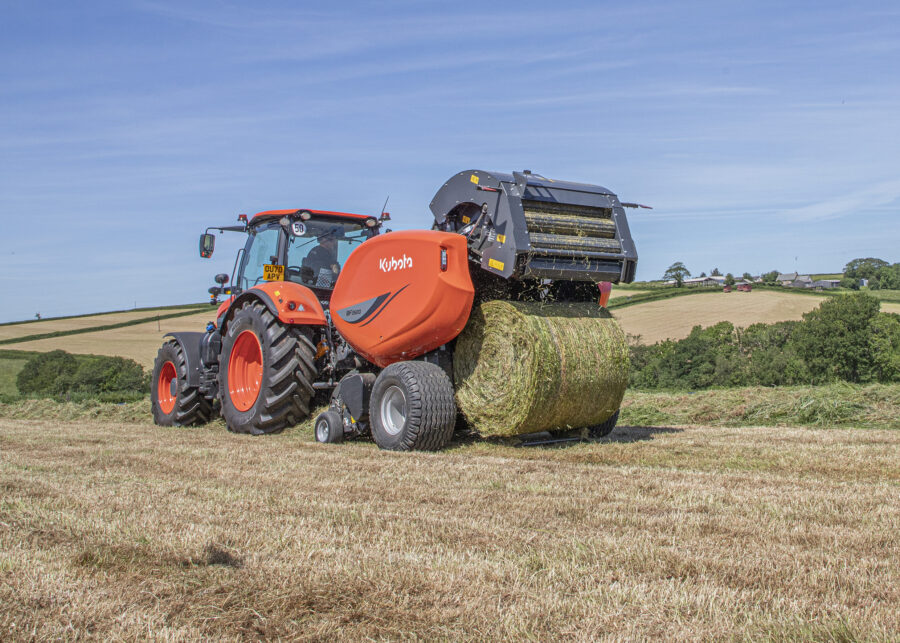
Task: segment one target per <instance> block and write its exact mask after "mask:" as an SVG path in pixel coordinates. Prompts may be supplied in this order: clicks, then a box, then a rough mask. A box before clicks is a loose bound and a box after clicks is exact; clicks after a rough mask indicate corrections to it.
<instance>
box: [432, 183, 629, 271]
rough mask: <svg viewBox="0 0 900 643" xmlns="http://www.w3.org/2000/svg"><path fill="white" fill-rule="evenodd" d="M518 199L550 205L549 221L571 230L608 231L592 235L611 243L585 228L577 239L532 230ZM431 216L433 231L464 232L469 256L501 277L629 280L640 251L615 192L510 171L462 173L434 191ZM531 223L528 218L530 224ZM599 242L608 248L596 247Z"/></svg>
mask: <svg viewBox="0 0 900 643" xmlns="http://www.w3.org/2000/svg"><path fill="white" fill-rule="evenodd" d="M523 202H525V204H530V207H532V208H533V207H546V208H548V209H549V210H550V211H551V214H549V215H547V216H548V217H549V218H550V219H552V218H553V217H554V216H556V217H557V219H556V220H557V221H559V220H565V221H568V222H569V223H567V224H564V226H563V227H568V228H570V229H571V228H572V226H573V224H572V223H571V222H572V221H576V222H577V221H584V222H585V223H586V224H587V225H585V226H584V227H585V228H586V229H602V230H605V232H606V233H607V234H606V235H597V237H599V236H607V237H609V240H606V239H600V238H591V236H590V232H588V233H584V232H582V231H578V232H577V233H576V235H575V236H573V235H571V234H567V235H560V234H558V233H551V234H545V233H538V232H536V231H535V230H534V229H532V230H531V231H530V230H529V223H528V221H527V220H526V210H525V204H523ZM431 211H432V213H433V214H434V220H435V228H438V229H444V230H451V229H452V230H457V231H463V232H465V233H466V234H468V236H469V238H470V243H469V247H470V250H471V254H472V255H473V259H475V260H477V261H480V264H481V267H482V268H484V269H485V270H487V271H488V272H491V273H494V274H497V275H501V276H502V277H504V278H506V279H510V278H523V277H532V278H535V279H554V280H557V279H559V280H568V281H591V282H599V281H610V282H613V283H619V282H624V283H631V282H632V281H633V280H634V273H635V269H636V267H637V250H636V249H635V247H634V241H633V240H632V238H631V231H630V230H629V228H628V219H627V217H626V216H625V209H624V208H623V207H622V204H621V202H620V201H619V199H618V197H617V196H616V195H615V194H614V193H613V192H611V191H609V190H607V189H606V188H604V187H601V186H599V185H588V184H585V183H571V182H568V181H556V180H553V179H547V178H544V177H542V176H540V175H537V174H532V173H530V172H528V171H527V170H526V171H524V172H513V173H512V174H505V173H502V172H486V171H483V170H466V171H465V172H460V173H459V174H456V175H454V176H453V177H451V178H450V180H448V181H447V182H446V183H445V184H444V185H443V187H441V189H440V190H438V192H437V194H435V196H434V199H432V201H431ZM572 213H574V214H572ZM585 213H587V216H584V215H585ZM576 215H581V216H576ZM538 216H540V215H538ZM534 221H535V219H534V217H532V226H533V227H534V225H535V224H534ZM610 222H611V224H612V225H610ZM612 226H614V227H615V228H614V231H613V229H612ZM545 232H546V230H545ZM613 232H614V234H612V233H613ZM612 239H615V243H613V242H612ZM579 240H583V243H582V242H580V241H579ZM604 244H606V245H607V246H608V247H606V248H604V247H601V246H603V245H604ZM553 246H556V247H555V248H554V247H553ZM560 246H562V247H560Z"/></svg>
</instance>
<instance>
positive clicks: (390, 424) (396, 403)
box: [381, 386, 406, 435]
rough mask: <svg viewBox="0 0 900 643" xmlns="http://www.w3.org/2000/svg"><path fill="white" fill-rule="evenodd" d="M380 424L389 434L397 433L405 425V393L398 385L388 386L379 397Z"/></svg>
mask: <svg viewBox="0 0 900 643" xmlns="http://www.w3.org/2000/svg"><path fill="white" fill-rule="evenodd" d="M381 424H382V425H383V426H384V430H385V431H387V432H388V433H389V434H390V435H397V434H398V433H400V431H402V430H403V427H404V426H405V425H406V395H404V394H403V389H401V388H400V387H399V386H390V387H388V389H387V390H386V391H385V392H384V396H383V397H382V398H381Z"/></svg>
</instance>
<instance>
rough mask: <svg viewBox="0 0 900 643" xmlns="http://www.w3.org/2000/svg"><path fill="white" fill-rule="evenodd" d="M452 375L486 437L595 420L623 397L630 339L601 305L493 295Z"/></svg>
mask: <svg viewBox="0 0 900 643" xmlns="http://www.w3.org/2000/svg"><path fill="white" fill-rule="evenodd" d="M453 379H454V384H455V385H456V401H457V405H458V407H459V409H460V411H462V413H463V415H464V416H465V418H466V420H467V421H468V423H469V425H470V426H472V427H473V428H475V429H476V430H477V431H478V432H479V433H481V435H483V436H511V435H518V434H522V433H532V432H535V431H543V430H548V429H565V428H581V427H586V426H593V425H596V424H600V423H602V422H604V421H605V420H607V419H609V418H610V417H611V416H612V415H613V413H615V412H616V410H618V408H619V406H620V405H621V403H622V397H623V395H624V394H625V387H626V385H627V383H628V346H627V344H626V342H625V334H624V333H623V332H622V329H621V328H620V327H619V324H618V323H617V322H616V320H615V319H613V318H612V315H610V314H609V313H608V312H607V311H606V310H605V309H603V308H601V307H600V306H598V305H597V304H593V303H577V304H570V303H549V304H547V303H531V302H527V303H526V302H512V301H487V302H484V303H482V304H481V305H479V306H477V307H476V308H474V309H473V310H472V316H471V317H470V318H469V322H468V324H467V325H466V327H465V328H464V329H463V331H462V333H461V334H460V336H459V339H458V340H457V342H456V349H455V351H454V355H453Z"/></svg>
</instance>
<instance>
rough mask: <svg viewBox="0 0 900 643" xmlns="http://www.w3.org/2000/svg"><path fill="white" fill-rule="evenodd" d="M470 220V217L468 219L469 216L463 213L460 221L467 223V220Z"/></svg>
mask: <svg viewBox="0 0 900 643" xmlns="http://www.w3.org/2000/svg"><path fill="white" fill-rule="evenodd" d="M471 220H472V219H470V218H469V217H467V216H465V215H463V218H462V222H463V223H468V222H469V221H471Z"/></svg>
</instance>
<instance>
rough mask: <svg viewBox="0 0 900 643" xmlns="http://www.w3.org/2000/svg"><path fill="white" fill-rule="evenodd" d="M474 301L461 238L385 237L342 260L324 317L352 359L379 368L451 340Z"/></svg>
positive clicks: (422, 233)
mask: <svg viewBox="0 0 900 643" xmlns="http://www.w3.org/2000/svg"><path fill="white" fill-rule="evenodd" d="M474 295H475V289H474V287H473V285H472V278H471V276H470V275H469V260H468V248H467V246H466V238H465V237H464V236H462V235H459V234H455V233H449V232H437V231H431V230H405V231H401V232H391V233H390V234H385V235H383V236H377V237H375V238H373V239H370V240H369V241H366V242H365V243H364V244H362V245H361V246H359V247H358V248H356V249H355V250H354V251H353V252H352V253H351V254H350V256H349V257H348V258H347V261H346V262H345V263H344V267H343V269H342V270H341V274H340V276H339V277H338V280H337V283H336V284H335V287H334V293H333V294H332V297H331V319H332V321H333V322H334V325H335V327H336V328H337V329H338V331H339V332H340V334H341V336H342V337H343V338H344V339H345V340H347V343H348V344H350V346H351V347H352V348H353V349H354V350H355V351H356V352H357V353H359V354H360V355H362V356H363V357H364V358H365V359H367V360H369V361H370V362H372V363H374V364H376V365H378V366H381V367H385V366H388V365H389V364H392V363H394V362H399V361H402V360H411V359H414V358H416V357H418V356H420V355H424V354H425V353H427V352H429V351H432V350H434V349H436V348H438V347H439V346H442V345H444V344H446V343H447V342H449V341H450V340H452V339H453V338H455V337H456V336H457V335H459V333H460V332H461V331H462V329H463V327H464V326H465V325H466V322H467V321H468V319H469V313H470V312H471V310H472V299H473V298H474Z"/></svg>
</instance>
